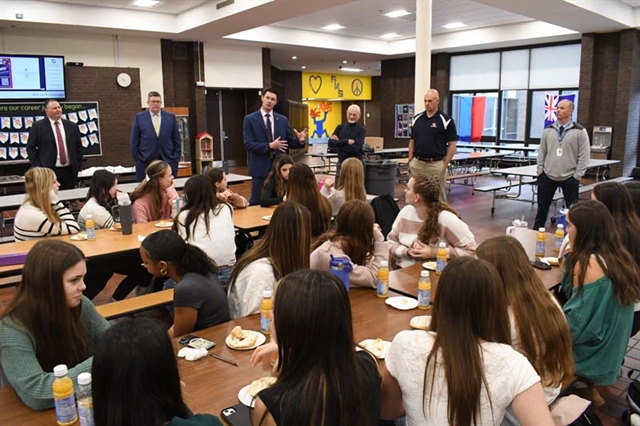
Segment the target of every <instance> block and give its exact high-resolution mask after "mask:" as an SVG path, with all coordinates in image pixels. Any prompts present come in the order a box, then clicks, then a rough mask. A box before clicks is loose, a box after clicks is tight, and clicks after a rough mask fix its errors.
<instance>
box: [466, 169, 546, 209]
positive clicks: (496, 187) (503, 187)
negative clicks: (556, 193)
mask: <svg viewBox="0 0 640 426" xmlns="http://www.w3.org/2000/svg"><path fill="white" fill-rule="evenodd" d="M506 179H507V183H506V184H505V183H499V184H493V185H484V186H479V187H474V188H473V190H474V191H478V192H491V193H492V200H491V214H492V215H493V213H494V212H495V210H496V199H499V198H513V199H518V197H520V195H521V194H522V185H535V184H536V183H537V179H529V180H522V181H519V182H518V183H514V182H512V180H511V179H510V178H509V177H507V178H506ZM511 188H518V193H517V194H513V196H512V197H509V191H511ZM497 192H502V193H501V194H497ZM532 197H533V196H532ZM531 203H532V204H533V198H532V200H531Z"/></svg>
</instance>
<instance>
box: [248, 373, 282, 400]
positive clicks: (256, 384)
mask: <svg viewBox="0 0 640 426" xmlns="http://www.w3.org/2000/svg"><path fill="white" fill-rule="evenodd" d="M275 382H276V378H275V377H263V378H262V379H258V380H254V381H253V382H251V384H250V385H249V395H251V398H254V397H255V396H256V395H257V394H258V393H260V391H262V390H264V389H266V388H268V387H270V386H273V384H274V383H275Z"/></svg>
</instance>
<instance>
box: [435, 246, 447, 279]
mask: <svg viewBox="0 0 640 426" xmlns="http://www.w3.org/2000/svg"><path fill="white" fill-rule="evenodd" d="M446 266H447V244H446V243H444V242H441V243H440V244H438V251H437V252H436V274H438V275H440V274H441V273H442V271H444V268H445V267H446Z"/></svg>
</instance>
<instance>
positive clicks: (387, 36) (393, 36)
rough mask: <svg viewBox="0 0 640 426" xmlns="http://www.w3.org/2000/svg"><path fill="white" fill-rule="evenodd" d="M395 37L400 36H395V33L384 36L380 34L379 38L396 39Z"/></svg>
mask: <svg viewBox="0 0 640 426" xmlns="http://www.w3.org/2000/svg"><path fill="white" fill-rule="evenodd" d="M396 37H400V34H397V33H386V34H382V35H381V36H380V38H396Z"/></svg>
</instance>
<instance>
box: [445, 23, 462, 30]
mask: <svg viewBox="0 0 640 426" xmlns="http://www.w3.org/2000/svg"><path fill="white" fill-rule="evenodd" d="M466 26H468V25H467V24H463V23H462V22H452V23H450V24H447V25H443V26H442V28H446V29H448V30H454V29H456V28H464V27H466Z"/></svg>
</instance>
